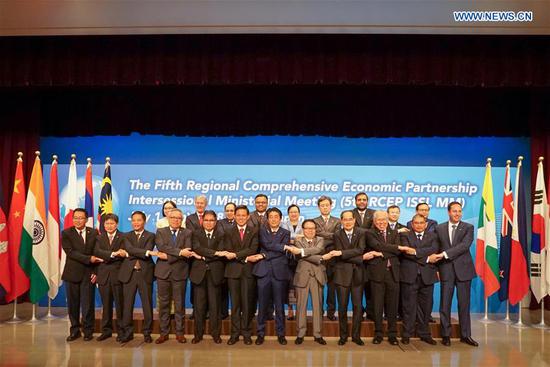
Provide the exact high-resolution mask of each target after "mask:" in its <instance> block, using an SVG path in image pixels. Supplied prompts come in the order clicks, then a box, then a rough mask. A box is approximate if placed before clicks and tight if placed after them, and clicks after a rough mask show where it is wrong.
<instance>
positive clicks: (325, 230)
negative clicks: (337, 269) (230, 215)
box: [313, 196, 340, 321]
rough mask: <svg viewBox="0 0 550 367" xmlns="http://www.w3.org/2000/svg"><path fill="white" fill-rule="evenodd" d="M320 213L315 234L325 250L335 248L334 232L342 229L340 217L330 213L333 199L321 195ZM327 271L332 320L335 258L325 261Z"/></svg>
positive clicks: (331, 319) (330, 316)
mask: <svg viewBox="0 0 550 367" xmlns="http://www.w3.org/2000/svg"><path fill="white" fill-rule="evenodd" d="M317 207H318V208H319V212H320V214H321V215H319V216H318V217H317V218H315V219H313V221H314V222H315V235H316V236H318V237H321V238H322V239H323V242H324V246H325V252H330V251H332V250H334V232H336V231H337V230H338V229H340V219H338V218H337V217H333V216H332V215H330V211H331V210H332V199H331V198H330V197H328V196H321V197H320V198H319V199H318V200H317ZM325 267H326V273H327V283H326V284H327V317H328V319H329V320H330V321H334V320H336V317H335V316H334V313H335V312H336V287H335V285H334V260H331V261H327V262H326V263H325Z"/></svg>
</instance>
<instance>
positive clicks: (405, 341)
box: [401, 336, 410, 345]
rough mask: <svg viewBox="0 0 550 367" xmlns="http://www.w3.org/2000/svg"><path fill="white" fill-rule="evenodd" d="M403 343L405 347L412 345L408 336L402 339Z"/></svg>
mask: <svg viewBox="0 0 550 367" xmlns="http://www.w3.org/2000/svg"><path fill="white" fill-rule="evenodd" d="M401 343H403V344H405V345H407V344H409V343H410V339H409V337H408V336H404V337H402V338H401Z"/></svg>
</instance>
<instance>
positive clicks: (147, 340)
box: [130, 335, 153, 344]
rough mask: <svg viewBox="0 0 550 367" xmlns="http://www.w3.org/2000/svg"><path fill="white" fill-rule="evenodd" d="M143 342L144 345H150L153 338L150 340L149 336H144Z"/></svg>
mask: <svg viewBox="0 0 550 367" xmlns="http://www.w3.org/2000/svg"><path fill="white" fill-rule="evenodd" d="M132 339H133V338H132ZM132 339H130V340H132ZM143 341H144V342H145V343H147V344H151V343H152V342H153V338H151V335H145V336H144V337H143Z"/></svg>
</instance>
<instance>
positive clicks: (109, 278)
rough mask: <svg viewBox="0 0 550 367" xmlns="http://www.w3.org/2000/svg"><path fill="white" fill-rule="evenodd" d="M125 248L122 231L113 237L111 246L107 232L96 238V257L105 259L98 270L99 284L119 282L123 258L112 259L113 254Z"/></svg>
mask: <svg viewBox="0 0 550 367" xmlns="http://www.w3.org/2000/svg"><path fill="white" fill-rule="evenodd" d="M121 248H124V238H123V235H122V233H120V231H118V230H117V231H116V233H115V236H114V237H113V243H112V244H109V237H108V235H107V232H103V233H101V234H100V235H99V236H97V237H96V242H95V248H94V255H95V256H97V257H100V258H102V259H103V261H104V262H102V263H99V265H98V266H97V268H96V273H97V284H99V285H106V284H107V283H108V282H111V283H114V282H118V281H119V280H118V273H119V269H120V266H121V265H122V261H123V260H124V258H122V257H118V256H117V257H111V253H112V252H115V251H118V250H119V249H121Z"/></svg>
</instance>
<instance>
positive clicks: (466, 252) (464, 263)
mask: <svg viewBox="0 0 550 367" xmlns="http://www.w3.org/2000/svg"><path fill="white" fill-rule="evenodd" d="M448 226H449V222H445V223H441V224H440V225H438V226H437V228H436V233H437V237H438V239H439V251H445V253H446V254H447V256H448V257H449V258H448V259H445V258H443V259H441V260H440V261H439V262H438V267H439V276H440V277H441V280H442V281H444V280H450V279H451V277H452V273H451V272H453V271H454V273H455V275H456V277H457V278H458V280H460V281H467V280H472V279H473V278H474V277H475V276H476V270H475V267H474V262H473V260H472V255H470V246H471V245H472V242H473V241H474V226H473V225H471V224H470V223H465V222H462V221H460V222H459V223H458V227H457V228H456V234H455V241H454V244H453V245H452V246H451V240H450V238H449V227H448Z"/></svg>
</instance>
